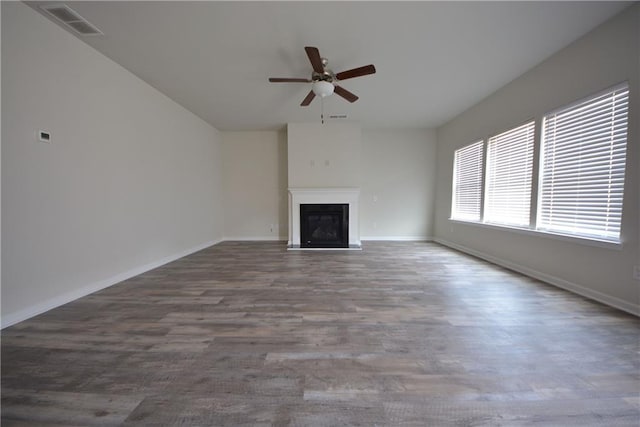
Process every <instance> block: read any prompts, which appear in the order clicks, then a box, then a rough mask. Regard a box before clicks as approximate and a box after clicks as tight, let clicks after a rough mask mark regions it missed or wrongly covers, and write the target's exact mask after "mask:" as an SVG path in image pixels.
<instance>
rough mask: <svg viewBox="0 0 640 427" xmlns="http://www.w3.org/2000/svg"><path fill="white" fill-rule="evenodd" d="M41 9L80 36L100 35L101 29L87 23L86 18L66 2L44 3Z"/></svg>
mask: <svg viewBox="0 0 640 427" xmlns="http://www.w3.org/2000/svg"><path fill="white" fill-rule="evenodd" d="M40 8H41V9H42V10H44V11H45V12H47V13H48V14H49V15H51V16H52V17H54V18H55V19H56V20H57V21H59V22H60V23H62V24H64V25H66V26H67V27H69V28H71V29H72V30H73V31H74V32H75V33H77V34H80V35H82V36H97V35H101V34H102V31H100V30H99V29H97V28H96V27H95V26H94V25H92V24H91V23H89V21H87V20H86V19H84V18H83V17H82V16H80V15H79V14H78V12H76V11H75V10H73V9H71V8H70V7H69V6H67V5H66V4H46V5H42V6H40Z"/></svg>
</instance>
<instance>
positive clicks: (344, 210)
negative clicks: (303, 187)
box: [300, 204, 349, 248]
mask: <svg viewBox="0 0 640 427" xmlns="http://www.w3.org/2000/svg"><path fill="white" fill-rule="evenodd" d="M300 246H301V247H303V248H348V247H349V204H301V205H300Z"/></svg>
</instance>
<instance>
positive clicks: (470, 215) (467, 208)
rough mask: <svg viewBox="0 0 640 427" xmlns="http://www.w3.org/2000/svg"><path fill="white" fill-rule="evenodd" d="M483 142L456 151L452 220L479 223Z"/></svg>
mask: <svg viewBox="0 0 640 427" xmlns="http://www.w3.org/2000/svg"><path fill="white" fill-rule="evenodd" d="M483 145H484V144H483V142H482V141H478V142H475V143H473V144H470V145H467V146H466V147H463V148H460V149H459V150H456V152H455V154H454V160H453V201H452V206H451V218H453V219H459V220H463V221H479V220H480V207H481V205H482V154H483Z"/></svg>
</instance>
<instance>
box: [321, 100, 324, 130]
mask: <svg viewBox="0 0 640 427" xmlns="http://www.w3.org/2000/svg"><path fill="white" fill-rule="evenodd" d="M320 121H321V122H322V124H324V96H321V97H320Z"/></svg>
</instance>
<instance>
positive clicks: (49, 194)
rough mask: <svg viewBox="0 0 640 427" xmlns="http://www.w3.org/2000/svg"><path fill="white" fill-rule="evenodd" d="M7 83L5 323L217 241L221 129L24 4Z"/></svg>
mask: <svg viewBox="0 0 640 427" xmlns="http://www.w3.org/2000/svg"><path fill="white" fill-rule="evenodd" d="M2 89H3V92H2V210H3V212H2V266H3V269H2V323H3V326H6V325H7V324H9V323H13V322H15V321H19V320H22V319H25V318H27V317H30V316H32V315H35V314H37V313H39V312H42V311H44V310H47V309H49V308H51V307H54V306H57V305H60V304H62V303H65V302H68V301H70V300H73V299H75V298H77V297H79V296H82V295H85V294H87V293H90V292H92V291H94V290H97V289H100V288H103V287H105V286H109V285H111V284H113V283H115V282H118V281H120V280H122V279H124V278H126V277H129V276H131V275H134V274H137V273H139V272H141V271H145V270H147V269H149V268H152V267H154V266H156V265H159V264H162V263H165V262H167V261H169V260H171V259H175V258H176V257H180V256H182V255H185V254H187V253H189V252H191V251H194V250H196V249H198V248H201V247H205V246H208V245H210V244H213V243H214V242H216V241H218V240H219V239H221V238H222V230H223V222H222V211H221V209H220V206H221V205H222V203H221V195H222V187H221V180H222V172H221V166H222V165H221V158H222V152H221V142H220V136H219V135H218V132H217V131H216V130H215V129H214V128H213V127H211V126H210V125H209V124H207V123H205V122H203V121H202V120H201V119H199V118H197V117H196V116H195V115H193V114H191V113H190V112H188V111H186V110H185V109H183V108H182V107H180V106H179V105H177V104H176V103H175V102H173V101H171V100H170V99H168V98H167V97H165V96H164V95H162V94H160V93H159V92H158V91H156V90H155V89H153V88H152V87H150V86H149V85H148V84H146V83H144V82H142V81H141V80H139V79H138V78H136V77H135V76H133V75H132V74H131V73H129V72H128V71H126V70H125V69H123V68H122V67H120V66H119V65H117V64H115V63H114V62H112V61H111V60H109V59H107V58H106V57H104V56H103V55H101V54H99V53H98V52H96V51H95V50H94V49H92V48H90V47H88V46H87V45H86V44H84V43H83V42H81V41H80V40H78V39H77V38H75V37H73V36H72V35H71V34H69V33H67V32H65V31H64V30H62V29H61V28H59V27H57V26H56V25H54V24H53V23H51V22H49V21H48V20H47V19H46V18H44V17H43V16H41V15H39V14H38V13H36V12H35V11H33V10H32V9H30V8H29V7H27V6H25V5H24V4H22V3H19V2H2ZM38 130H46V131H49V132H51V134H52V141H51V142H50V143H48V144H45V143H42V142H38V141H37V140H36V132H37V131H38Z"/></svg>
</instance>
